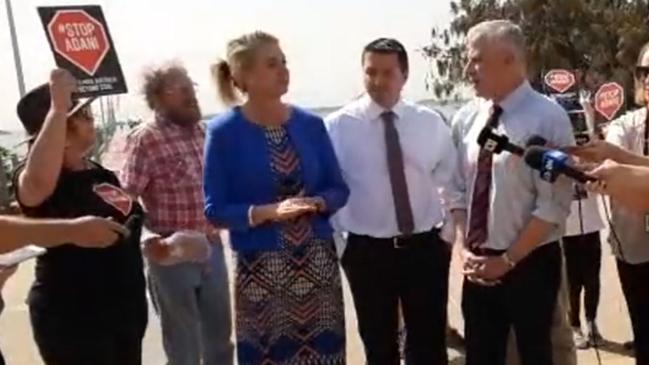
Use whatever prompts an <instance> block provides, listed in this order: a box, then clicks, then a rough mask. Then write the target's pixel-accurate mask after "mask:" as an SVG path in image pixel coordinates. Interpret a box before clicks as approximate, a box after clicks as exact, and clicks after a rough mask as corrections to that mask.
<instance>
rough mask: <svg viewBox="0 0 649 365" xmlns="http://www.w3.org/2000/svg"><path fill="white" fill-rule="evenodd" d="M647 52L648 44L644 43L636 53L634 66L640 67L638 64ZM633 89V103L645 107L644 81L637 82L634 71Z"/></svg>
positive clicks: (648, 49)
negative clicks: (636, 57)
mask: <svg viewBox="0 0 649 365" xmlns="http://www.w3.org/2000/svg"><path fill="white" fill-rule="evenodd" d="M647 51H649V42H647V43H645V44H644V46H642V48H640V52H639V53H638V61H637V62H636V64H635V65H634V67H635V66H640V63H641V62H642V58H643V57H644V55H645V53H647ZM633 73H634V74H633V87H634V91H635V95H634V97H635V103H636V104H638V105H647V100H646V99H645V95H644V85H643V84H644V80H638V77H637V75H635V70H634V71H633Z"/></svg>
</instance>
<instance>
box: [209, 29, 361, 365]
mask: <svg viewBox="0 0 649 365" xmlns="http://www.w3.org/2000/svg"><path fill="white" fill-rule="evenodd" d="M227 53H228V55H227V61H225V60H222V61H220V62H219V63H217V64H216V65H214V66H213V67H212V73H213V76H214V78H215V80H216V83H217V86H218V89H219V93H220V95H221V97H222V99H223V101H224V102H226V103H228V104H238V97H237V96H238V95H239V93H240V94H242V95H246V101H245V102H244V103H243V104H242V105H240V106H235V107H234V108H233V109H231V110H230V111H228V112H226V113H225V114H223V115H221V116H218V117H217V118H215V119H214V120H212V121H211V122H210V124H209V127H208V133H207V141H206V147H205V199H206V207H205V213H206V215H207V218H208V219H209V220H210V222H212V223H213V224H214V225H215V226H218V227H224V228H227V229H229V230H230V237H231V243H232V247H233V249H234V250H235V251H236V259H237V269H236V280H235V282H236V284H235V286H236V288H235V292H236V295H235V297H236V303H235V311H236V333H237V351H238V360H239V364H240V365H258V364H267V363H272V364H285V365H289V364H290V365H298V364H305V365H307V364H308V365H339V364H345V322H344V306H343V299H342V289H341V283H340V274H339V269H338V262H337V256H336V251H335V247H334V243H333V239H332V234H333V232H332V228H331V226H330V224H329V217H330V216H331V214H333V213H334V212H336V211H337V210H338V209H339V208H341V207H342V206H343V205H344V204H345V203H346V201H347V197H348V195H349V191H348V189H347V186H346V185H345V182H344V181H343V179H342V176H341V173H340V169H339V167H338V161H337V160H336V156H335V153H334V151H333V148H332V145H331V141H330V140H329V137H328V135H327V133H326V130H325V127H324V124H323V122H322V119H320V118H319V117H317V116H315V115H312V114H310V113H308V112H306V111H304V110H302V109H300V108H296V107H293V106H289V105H286V104H284V103H283V102H282V100H281V98H282V96H283V95H284V94H285V93H286V91H287V88H288V83H289V72H288V69H287V68H286V61H285V58H284V54H283V53H282V50H281V49H280V47H279V43H278V41H277V39H276V38H275V37H273V36H271V35H269V34H266V33H263V32H255V33H251V34H247V35H244V36H242V37H240V38H237V39H234V40H232V41H231V42H229V43H228V47H227Z"/></svg>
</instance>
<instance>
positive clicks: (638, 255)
mask: <svg viewBox="0 0 649 365" xmlns="http://www.w3.org/2000/svg"><path fill="white" fill-rule="evenodd" d="M646 120H647V109H646V108H640V109H637V110H635V111H633V112H629V113H626V114H624V115H623V116H621V117H619V118H618V119H616V120H614V121H612V122H611V124H610V125H609V127H608V130H607V132H606V141H607V142H610V143H612V144H614V145H616V146H621V147H624V148H625V149H627V150H629V151H631V152H633V153H636V154H638V155H642V154H644V143H645V141H644V133H645V126H646ZM648 217H649V211H647V212H638V211H636V210H633V209H629V208H627V207H625V206H624V205H623V204H616V202H615V199H611V223H613V229H614V231H615V234H612V233H613V232H611V234H609V237H608V240H609V242H610V243H611V247H612V249H613V253H614V254H615V256H616V257H617V258H618V259H620V260H622V261H624V262H626V263H629V264H632V265H637V264H644V263H647V262H649V227H647V221H648V220H649V218H648Z"/></svg>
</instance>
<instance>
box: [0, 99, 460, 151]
mask: <svg viewBox="0 0 649 365" xmlns="http://www.w3.org/2000/svg"><path fill="white" fill-rule="evenodd" d="M419 103H420V104H422V105H426V106H428V107H431V108H434V109H436V110H438V111H440V112H441V113H442V114H444V115H445V116H446V117H447V119H449V120H450V118H451V117H452V115H453V113H455V111H457V110H458V109H459V107H460V106H461V103H447V104H439V103H437V102H435V101H432V100H424V101H420V102H419ZM338 108H339V107H321V108H312V109H311V111H313V112H314V113H316V114H318V115H320V116H322V117H325V116H327V115H328V114H330V113H332V112H333V111H335V110H337V109H338ZM25 138H26V137H25V134H24V132H23V131H8V132H6V133H4V132H0V147H3V148H6V149H9V150H12V151H14V152H15V153H17V154H18V155H19V156H20V155H23V154H24V153H25V152H26V146H25V145H24V144H22V145H19V143H20V142H21V141H24V140H25Z"/></svg>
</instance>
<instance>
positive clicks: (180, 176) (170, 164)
mask: <svg viewBox="0 0 649 365" xmlns="http://www.w3.org/2000/svg"><path fill="white" fill-rule="evenodd" d="M158 171H159V173H158V176H159V184H160V185H161V186H168V187H169V188H188V187H196V186H199V187H200V186H202V184H203V179H202V174H201V172H200V166H198V163H197V162H193V161H189V160H188V159H186V158H183V157H181V156H168V157H166V158H165V159H164V160H163V161H161V162H160V164H159V165H158Z"/></svg>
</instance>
